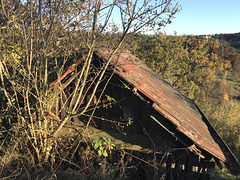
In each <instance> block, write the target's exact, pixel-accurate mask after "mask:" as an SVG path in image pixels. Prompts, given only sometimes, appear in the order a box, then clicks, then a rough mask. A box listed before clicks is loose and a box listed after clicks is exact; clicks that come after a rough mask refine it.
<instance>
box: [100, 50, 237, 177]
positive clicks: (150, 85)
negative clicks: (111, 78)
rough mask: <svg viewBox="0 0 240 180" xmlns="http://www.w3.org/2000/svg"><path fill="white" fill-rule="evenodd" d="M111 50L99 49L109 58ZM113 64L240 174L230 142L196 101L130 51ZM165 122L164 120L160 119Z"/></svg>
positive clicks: (179, 127)
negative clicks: (211, 122) (229, 145)
mask: <svg viewBox="0 0 240 180" xmlns="http://www.w3.org/2000/svg"><path fill="white" fill-rule="evenodd" d="M111 52H112V51H111V50H107V49H98V50H97V51H96V54H97V55H98V56H99V57H101V58H103V59H104V60H107V59H108V57H109V56H110V54H111ZM111 64H112V65H113V66H114V67H115V73H116V74H117V75H118V76H120V77H121V78H123V79H124V80H125V81H127V82H128V83H129V84H131V85H132V86H133V87H134V91H137V92H139V93H141V94H143V95H145V96H146V97H147V98H149V99H150V100H151V101H152V102H153V103H152V107H153V108H154V109H155V110H156V111H157V112H159V113H160V114H161V115H163V116H164V117H165V118H166V119H167V120H168V121H170V122H171V123H172V124H173V125H174V126H175V127H176V130H178V131H180V132H181V133H183V134H184V135H186V136H187V137H188V138H190V139H191V140H192V142H193V143H194V144H195V145H196V146H198V147H199V148H201V149H204V150H205V151H207V152H208V153H210V154H212V155H213V156H214V157H215V158H217V159H218V160H221V161H222V162H224V163H225V164H226V165H227V167H228V168H229V170H230V171H231V173H233V174H239V173H240V165H239V163H238V161H237V160H236V158H235V157H234V155H233V153H232V152H231V151H230V149H229V148H228V146H227V145H226V144H225V142H224V141H223V140H222V138H221V137H220V136H219V135H218V133H217V132H216V130H215V129H214V128H213V127H212V125H211V124H210V122H209V121H208V120H207V118H206V117H205V116H204V114H203V113H202V112H201V110H200V109H199V108H198V106H197V105H196V104H195V102H194V101H193V100H191V99H189V98H187V97H186V96H184V95H182V94H181V93H180V92H179V91H178V90H176V89H174V88H173V87H172V86H171V85H170V84H168V83H167V82H166V81H164V80H163V79H162V78H160V77H159V75H158V74H156V73H155V72H153V70H151V69H150V68H149V67H147V66H146V65H145V64H144V63H143V62H142V61H141V60H139V59H138V58H136V57H135V56H133V55H132V54H131V53H129V52H125V53H118V54H116V55H114V57H113V58H112V60H111ZM159 123H161V122H159Z"/></svg>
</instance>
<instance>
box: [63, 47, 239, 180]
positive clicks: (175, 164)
mask: <svg viewBox="0 0 240 180" xmlns="http://www.w3.org/2000/svg"><path fill="white" fill-rule="evenodd" d="M111 52H112V51H111V50H107V49H97V50H96V52H95V53H94V58H95V61H96V63H95V66H101V65H100V64H101V63H104V62H105V61H106V60H107V59H108V57H109V56H110V54H111ZM65 75H66V73H65ZM65 75H64V76H65ZM72 76H73V75H72ZM105 76H106V77H105V79H104V81H103V82H102V85H101V86H100V87H99V90H98V91H97V93H96V95H95V98H94V99H93V101H92V104H93V105H94V104H96V103H99V104H100V105H101V106H99V108H97V109H96V110H95V113H94V116H93V121H92V122H93V126H95V127H94V128H96V129H98V130H99V131H98V133H97V135H100V134H104V135H105V136H109V137H111V138H112V139H113V143H115V144H125V145H126V148H128V149H132V150H135V151H138V152H144V153H148V154H152V157H153V159H155V161H156V162H155V165H154V167H153V168H152V169H151V168H149V169H148V168H147V166H148V165H146V167H145V170H146V171H148V170H149V171H150V172H151V173H148V174H150V176H153V175H154V176H155V177H164V178H165V179H203V178H206V179H207V177H209V176H208V175H207V169H208V168H210V167H214V165H215V163H217V164H218V165H220V161H221V162H223V163H225V164H226V165H227V167H228V169H229V171H230V172H231V173H233V174H239V173H240V165H239V163H238V161H237V160H236V158H235V157H234V155H233V154H232V152H231V151H230V149H229V148H228V147H227V145H226V144H225V143H224V141H223V140H222V138H221V137H220V136H219V135H218V134H217V132H216V131H215V129H214V128H213V127H212V126H211V124H210V122H209V121H208V120H207V118H206V117H205V116H204V114H203V113H202V112H201V110H200V109H199V108H198V106H197V105H196V104H195V103H194V101H192V100H191V99H188V98H187V97H186V96H184V95H182V94H181V93H180V92H179V91H178V90H176V89H174V88H173V87H172V86H171V85H170V84H168V83H167V82H166V81H164V80H163V79H161V78H160V77H159V75H158V74H156V73H155V72H153V71H152V70H151V69H150V68H149V67H147V66H146V65H145V64H144V63H143V62H142V61H141V60H139V59H138V58H136V57H135V56H133V55H132V54H131V53H129V52H124V53H117V54H115V55H114V57H113V58H112V60H111V65H110V68H109V70H108V71H107V73H105ZM68 78H71V76H69V77H68ZM98 99H99V100H98ZM87 101H88V96H86V98H85V102H87ZM83 106H84V104H83ZM95 135H96V134H95ZM145 157H146V156H145ZM148 157H150V155H149V156H148ZM145 161H146V162H149V161H148V159H145ZM149 167H150V166H149ZM151 167H152V166H151ZM152 172H154V173H152ZM148 177H149V175H148Z"/></svg>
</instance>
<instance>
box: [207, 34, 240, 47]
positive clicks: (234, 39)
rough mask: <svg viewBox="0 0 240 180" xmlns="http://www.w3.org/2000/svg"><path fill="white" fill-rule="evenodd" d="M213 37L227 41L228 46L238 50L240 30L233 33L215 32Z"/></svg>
mask: <svg viewBox="0 0 240 180" xmlns="http://www.w3.org/2000/svg"><path fill="white" fill-rule="evenodd" d="M212 37H213V38H216V39H219V40H224V41H227V42H229V44H230V46H232V47H234V48H236V49H238V50H240V32H239V33H233V34H215V35H213V36H212Z"/></svg>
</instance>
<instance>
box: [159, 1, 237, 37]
mask: <svg viewBox="0 0 240 180" xmlns="http://www.w3.org/2000/svg"><path fill="white" fill-rule="evenodd" d="M178 2H180V4H181V5H182V11H181V12H180V13H178V14H177V15H176V18H175V19H173V21H172V23H171V24H169V25H167V26H166V27H165V28H163V29H162V30H163V31H165V32H166V33H167V34H173V33H174V31H176V32H177V34H178V35H182V34H185V35H191V34H192V35H202V34H220V33H237V32H240V0H179V1H178Z"/></svg>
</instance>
